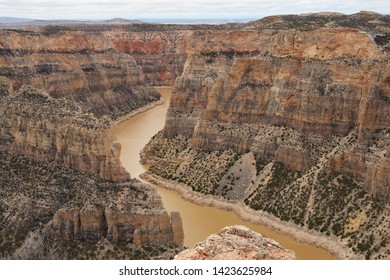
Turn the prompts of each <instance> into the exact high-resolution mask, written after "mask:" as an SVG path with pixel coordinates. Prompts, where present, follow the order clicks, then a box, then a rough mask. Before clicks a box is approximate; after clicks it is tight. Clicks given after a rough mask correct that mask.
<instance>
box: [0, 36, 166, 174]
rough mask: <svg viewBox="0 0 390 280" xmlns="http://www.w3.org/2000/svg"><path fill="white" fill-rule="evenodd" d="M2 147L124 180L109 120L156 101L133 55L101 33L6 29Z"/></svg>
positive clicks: (0, 64) (0, 67) (1, 46)
mask: <svg viewBox="0 0 390 280" xmlns="http://www.w3.org/2000/svg"><path fill="white" fill-rule="evenodd" d="M0 50H1V54H2V55H1V56H0V87H1V91H2V94H1V97H0V98H1V101H2V102H1V106H0V107H1V109H0V115H1V118H2V120H3V121H2V123H1V125H0V130H1V133H0V137H1V139H2V141H1V148H2V149H5V150H8V151H10V152H11V153H13V154H19V155H24V156H27V157H29V158H32V159H37V160H41V161H46V162H54V163H56V164H58V165H62V166H66V167H70V168H73V169H76V170H79V171H82V172H86V173H90V174H98V175H99V176H100V177H101V178H103V179H106V180H125V179H127V178H128V177H129V176H128V173H127V172H126V171H125V170H124V169H123V168H122V166H121V164H120V162H119V153H120V145H119V144H117V143H114V141H115V135H114V132H113V131H112V119H116V118H118V117H121V116H124V115H126V114H128V113H129V112H131V111H132V110H134V109H137V108H139V107H142V106H144V105H147V104H149V103H150V102H154V101H157V100H158V99H159V94H158V93H157V92H155V91H154V90H153V89H151V88H149V87H147V86H145V84H144V80H143V74H142V71H141V69H140V68H139V67H138V66H137V65H136V62H135V61H134V59H133V58H132V57H131V56H129V55H127V54H123V53H119V52H117V51H115V50H114V49H113V43H112V41H110V40H108V39H107V38H106V37H105V36H103V35H102V34H97V33H89V34H83V33H80V32H68V33H61V34H55V35H46V34H45V33H42V32H27V31H1V33H0Z"/></svg>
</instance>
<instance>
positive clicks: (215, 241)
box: [175, 226, 295, 260]
mask: <svg viewBox="0 0 390 280" xmlns="http://www.w3.org/2000/svg"><path fill="white" fill-rule="evenodd" d="M175 260H295V253H294V252H293V251H290V250H286V249H284V248H283V247H282V246H280V245H279V244H278V243H277V242H276V241H274V240H272V239H269V238H266V237H264V236H262V235H261V234H259V233H257V232H254V231H252V230H250V229H249V228H247V227H244V226H230V227H225V228H223V229H222V230H221V231H220V232H218V233H216V234H212V235H210V236H209V237H208V238H207V239H206V240H204V241H202V242H199V243H197V244H196V245H195V246H194V248H191V249H187V250H184V251H182V252H180V253H179V254H177V255H176V256H175Z"/></svg>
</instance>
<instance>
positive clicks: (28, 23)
mask: <svg viewBox="0 0 390 280" xmlns="http://www.w3.org/2000/svg"><path fill="white" fill-rule="evenodd" d="M137 23H144V22H143V21H140V20H128V19H123V18H114V19H110V20H85V21H84V20H37V19H27V18H12V17H0V29H5V28H12V29H13V28H24V27H43V26H48V25H62V26H70V25H118V24H119V25H120V24H137Z"/></svg>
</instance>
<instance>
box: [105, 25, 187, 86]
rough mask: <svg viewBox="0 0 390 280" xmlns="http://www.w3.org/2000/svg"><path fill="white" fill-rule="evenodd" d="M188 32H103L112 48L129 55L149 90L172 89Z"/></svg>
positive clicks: (182, 58)
mask: <svg viewBox="0 0 390 280" xmlns="http://www.w3.org/2000/svg"><path fill="white" fill-rule="evenodd" d="M192 32H193V31H192V30H171V31H168V30H167V31H159V30H150V31H149V30H145V31H137V32H127V31H123V32H119V31H112V32H106V33H105V34H106V36H107V37H108V38H110V39H111V40H112V41H113V44H114V48H115V49H116V50H117V51H119V52H122V53H127V54H130V55H131V56H132V57H133V58H134V59H135V60H136V62H137V65H138V66H140V67H141V69H142V72H143V74H144V76H145V82H146V83H147V84H149V85H152V86H172V85H173V83H174V82H175V79H176V77H178V76H180V75H181V73H182V72H183V67H184V63H185V61H186V58H187V54H186V47H187V46H186V44H187V40H188V38H189V37H190V36H191V34H192Z"/></svg>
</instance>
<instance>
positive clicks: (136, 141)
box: [117, 88, 357, 259]
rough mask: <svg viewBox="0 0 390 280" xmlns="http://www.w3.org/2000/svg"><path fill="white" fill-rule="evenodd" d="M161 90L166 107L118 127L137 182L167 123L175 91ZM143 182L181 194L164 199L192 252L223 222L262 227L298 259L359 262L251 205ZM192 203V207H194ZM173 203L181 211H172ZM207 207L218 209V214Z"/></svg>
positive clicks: (317, 235)
mask: <svg viewBox="0 0 390 280" xmlns="http://www.w3.org/2000/svg"><path fill="white" fill-rule="evenodd" d="M157 90H158V91H159V92H160V93H162V96H163V98H164V99H165V102H164V103H163V104H162V105H161V106H156V105H157V104H155V105H154V106H153V109H152V110H147V109H145V110H142V111H143V113H141V112H139V113H138V114H137V115H135V116H134V115H133V117H129V119H128V120H127V121H122V122H121V123H120V124H119V125H118V126H117V136H118V138H117V139H118V142H120V143H121V145H122V152H121V157H120V159H121V162H122V165H123V166H124V167H125V168H126V169H127V171H129V172H130V174H131V176H132V177H133V178H137V177H139V175H140V174H142V173H144V172H145V171H147V166H142V165H141V164H140V163H139V160H140V157H139V151H140V150H141V149H142V148H143V147H144V146H145V145H146V143H147V142H148V141H149V139H150V138H151V137H153V135H155V134H156V133H157V132H158V131H159V130H161V129H162V128H163V126H164V123H165V115H166V110H167V108H168V103H169V99H170V89H169V88H158V89H157ZM141 177H142V179H143V180H146V181H148V182H149V183H150V184H151V185H154V186H158V187H157V192H158V193H159V194H160V195H161V194H162V192H163V189H162V188H166V189H170V190H174V191H175V192H176V195H174V197H175V198H174V200H175V201H176V202H175V201H170V199H167V198H166V196H165V195H161V196H162V200H163V204H164V207H165V208H166V209H167V210H168V211H171V210H179V211H181V212H183V213H181V215H182V218H183V227H184V232H185V235H186V237H185V240H184V245H185V246H193V245H194V244H195V243H196V242H199V241H201V240H203V239H205V237H207V236H208V235H210V234H211V233H215V232H217V231H218V230H220V228H217V227H218V226H219V224H220V223H221V222H224V223H226V224H225V225H223V226H226V225H232V224H244V225H245V224H247V226H248V225H249V226H252V227H257V226H258V225H259V224H260V225H264V226H265V227H262V228H261V229H259V228H257V230H256V231H258V232H261V233H262V234H264V235H266V236H267V237H270V238H273V239H275V240H276V241H278V242H279V243H280V244H281V245H282V246H284V247H285V248H288V249H290V250H294V251H295V252H296V255H297V259H335V258H336V259H353V258H357V256H354V255H352V254H351V253H350V252H348V250H347V249H346V248H345V247H344V245H343V244H340V242H338V241H336V240H333V239H332V238H330V237H326V236H323V235H321V234H320V233H317V232H312V231H309V230H306V229H302V228H300V227H298V226H296V225H295V224H291V223H285V222H280V221H278V220H277V219H276V218H275V217H272V216H271V215H269V214H267V213H263V212H259V211H254V210H252V209H249V208H248V207H247V206H246V205H241V204H232V203H228V202H226V201H224V200H222V199H219V198H217V197H213V196H205V195H202V194H199V193H195V192H193V191H192V190H190V189H189V188H188V187H186V186H184V185H182V184H177V183H175V182H171V181H167V180H165V179H162V178H158V177H156V176H152V175H151V174H147V173H144V174H143V175H142V176H141ZM188 201H191V203H190V202H188ZM172 203H173V204H177V205H170V204H172ZM199 205H202V206H199ZM207 207H213V208H214V209H209V208H207ZM179 208H180V209H182V210H180V209H179ZM220 209H222V210H220ZM185 212H186V213H187V214H188V213H189V212H190V213H189V214H190V218H189V220H186V218H185V216H186V215H185V214H186V213H185ZM214 212H218V213H214ZM213 215H214V216H215V217H213ZM239 217H240V218H241V219H240V218H239ZM214 218H215V219H214ZM221 220H223V221H221ZM246 221H247V222H246ZM248 223H250V224H248ZM223 226H221V228H222V227H223ZM259 227H260V226H259ZM200 231H201V232H200ZM190 235H197V236H190ZM200 236H202V237H200ZM286 244H287V245H286ZM319 247H320V248H319ZM322 248H324V249H325V250H324V249H322Z"/></svg>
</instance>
